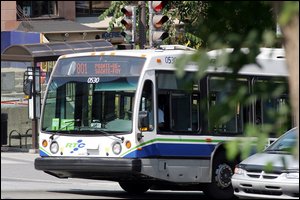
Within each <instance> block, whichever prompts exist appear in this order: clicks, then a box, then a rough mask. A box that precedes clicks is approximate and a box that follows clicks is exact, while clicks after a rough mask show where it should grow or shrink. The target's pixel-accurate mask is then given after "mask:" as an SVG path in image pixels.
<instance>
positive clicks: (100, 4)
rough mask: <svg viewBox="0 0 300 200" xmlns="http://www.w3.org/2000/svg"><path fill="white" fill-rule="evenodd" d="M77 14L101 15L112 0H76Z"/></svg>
mask: <svg viewBox="0 0 300 200" xmlns="http://www.w3.org/2000/svg"><path fill="white" fill-rule="evenodd" d="M75 6H76V16H77V17H88V16H99V15H101V14H102V13H103V12H104V11H105V10H106V9H107V8H109V6H110V1H76V2H75Z"/></svg>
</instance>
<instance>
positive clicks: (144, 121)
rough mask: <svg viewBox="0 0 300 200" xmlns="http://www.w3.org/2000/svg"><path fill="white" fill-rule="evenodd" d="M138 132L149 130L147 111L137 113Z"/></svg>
mask: <svg viewBox="0 0 300 200" xmlns="http://www.w3.org/2000/svg"><path fill="white" fill-rule="evenodd" d="M138 124H139V130H140V131H147V130H149V112H148V111H140V112H139V122H138Z"/></svg>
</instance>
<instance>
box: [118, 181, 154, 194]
mask: <svg viewBox="0 0 300 200" xmlns="http://www.w3.org/2000/svg"><path fill="white" fill-rule="evenodd" d="M119 185H120V186H121V188H122V189H123V190H125V191H126V192H128V193H130V194H143V193H145V192H147V190H149V189H150V187H151V184H150V183H147V182H139V181H128V182H127V181H126V182H119Z"/></svg>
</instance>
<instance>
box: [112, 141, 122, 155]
mask: <svg viewBox="0 0 300 200" xmlns="http://www.w3.org/2000/svg"><path fill="white" fill-rule="evenodd" d="M112 151H113V152H114V154H116V155H119V154H120V153H121V151H122V146H121V144H120V143H119V142H116V143H114V144H113V146H112Z"/></svg>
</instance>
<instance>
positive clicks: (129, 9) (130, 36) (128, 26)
mask: <svg viewBox="0 0 300 200" xmlns="http://www.w3.org/2000/svg"><path fill="white" fill-rule="evenodd" d="M135 9H136V8H135V6H125V7H123V8H122V9H121V11H122V13H124V15H125V17H124V18H123V19H122V20H121V23H122V24H123V25H124V27H125V30H124V31H123V32H121V35H122V36H123V37H124V38H125V40H126V41H127V42H128V43H134V40H135V37H134V35H135V29H136V14H135Z"/></svg>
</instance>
